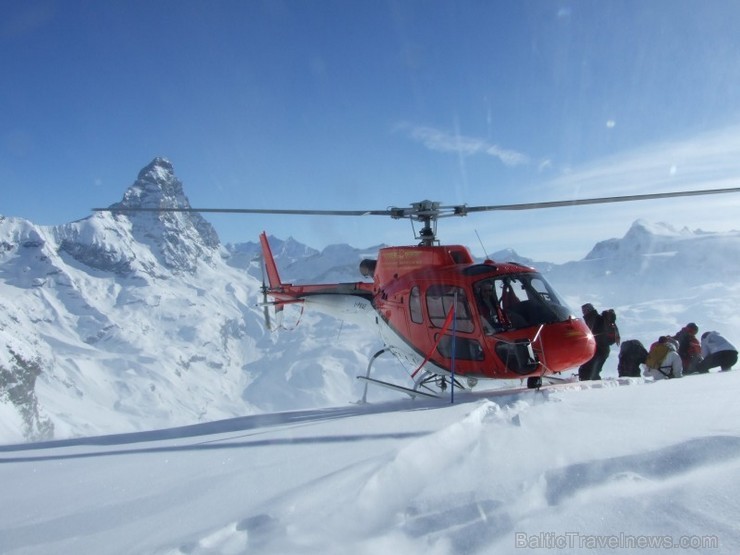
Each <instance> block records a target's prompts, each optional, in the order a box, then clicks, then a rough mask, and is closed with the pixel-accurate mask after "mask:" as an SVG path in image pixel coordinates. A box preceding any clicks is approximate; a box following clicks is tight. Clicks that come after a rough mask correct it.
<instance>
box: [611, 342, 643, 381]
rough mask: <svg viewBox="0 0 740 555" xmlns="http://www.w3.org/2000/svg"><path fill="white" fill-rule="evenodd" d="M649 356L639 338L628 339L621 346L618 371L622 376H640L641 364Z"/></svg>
mask: <svg viewBox="0 0 740 555" xmlns="http://www.w3.org/2000/svg"><path fill="white" fill-rule="evenodd" d="M647 356H648V352H647V349H645V346H644V345H643V344H642V343H641V342H640V341H638V340H637V339H628V340H627V341H624V342H623V343H622V346H621V347H620V348H619V363H618V364H617V372H618V373H619V377H620V378H639V377H640V373H641V370H640V364H643V363H644V362H645V359H646V358H647Z"/></svg>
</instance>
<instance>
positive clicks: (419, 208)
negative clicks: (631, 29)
mask: <svg viewBox="0 0 740 555" xmlns="http://www.w3.org/2000/svg"><path fill="white" fill-rule="evenodd" d="M738 192H740V187H731V188H727V189H699V190H692V191H671V192H664V193H646V194H641V195H625V196H615V197H597V198H585V199H573V200H556V201H545V202H525V203H521V204H492V205H487V206H467V205H464V204H462V205H456V206H440V205H439V203H436V202H431V201H422V202H419V203H414V204H412V205H411V206H409V207H406V208H397V207H391V208H388V209H386V210H300V209H286V208H275V209H272V208H184V207H173V208H168V207H125V206H109V207H108V208H93V209H92V210H93V212H113V213H135V212H202V213H215V214H275V215H288V216H390V217H391V218H394V219H401V218H411V219H415V220H419V221H425V222H428V221H433V220H436V219H439V218H447V217H451V216H466V215H467V214H470V213H473V212H491V211H496V210H499V211H505V210H536V209H539V208H558V207H564V206H583V205H588V204H608V203H614V202H630V201H639V200H655V199H662V198H674V197H691V196H703V195H717V194H722V193H738Z"/></svg>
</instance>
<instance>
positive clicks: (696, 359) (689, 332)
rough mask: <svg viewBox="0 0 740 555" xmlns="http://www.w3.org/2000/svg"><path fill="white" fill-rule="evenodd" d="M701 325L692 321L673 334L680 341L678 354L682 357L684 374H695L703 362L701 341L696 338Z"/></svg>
mask: <svg viewBox="0 0 740 555" xmlns="http://www.w3.org/2000/svg"><path fill="white" fill-rule="evenodd" d="M697 333H699V326H697V325H696V324H694V323H693V322H690V323H688V324H686V325H685V326H684V327H683V328H681V330H680V331H679V332H678V333H677V334H676V335H674V336H673V339H675V340H676V341H678V354H679V356H680V357H681V363H682V364H683V370H684V374H693V373H695V372H697V371H698V367H699V363H700V362H701V343H699V340H698V339H697V338H696V334H697Z"/></svg>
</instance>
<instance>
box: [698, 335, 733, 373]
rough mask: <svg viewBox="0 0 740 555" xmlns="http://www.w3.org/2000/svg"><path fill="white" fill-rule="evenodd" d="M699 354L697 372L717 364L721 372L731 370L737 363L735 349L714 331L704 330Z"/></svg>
mask: <svg viewBox="0 0 740 555" xmlns="http://www.w3.org/2000/svg"><path fill="white" fill-rule="evenodd" d="M701 356H702V357H703V360H702V361H701V362H700V363H699V366H698V369H699V372H709V369H710V368H716V367H717V366H719V367H720V368H721V370H722V371H723V372H727V371H728V370H732V366H733V365H734V364H736V363H737V349H736V348H735V346H734V345H733V344H732V343H730V342H729V341H727V339H725V338H724V337H722V336H721V335H720V334H719V333H717V332H716V331H707V332H704V333H703V334H702V336H701Z"/></svg>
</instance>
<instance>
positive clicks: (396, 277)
mask: <svg viewBox="0 0 740 555" xmlns="http://www.w3.org/2000/svg"><path fill="white" fill-rule="evenodd" d="M731 192H740V188H730V189H710V190H698V191H679V192H666V193H652V194H643V195H631V196H620V197H603V198H591V199H579V200H568V201H553V202H538V203H525V204H510V205H492V206H466V205H457V206H441V205H440V204H439V203H437V202H431V201H422V202H418V203H414V204H412V205H410V207H408V208H389V209H386V210H369V211H354V210H338V211H336V210H288V209H276V210H269V209H249V208H247V209H241V208H231V209H219V208H205V209H198V208H159V209H158V208H137V209H114V210H113V211H126V210H130V211H141V210H145V211H170V212H218V213H247V214H250V213H251V214H283V215H319V216H358V217H359V216H389V217H391V218H393V219H409V220H411V222H412V226H413V223H414V222H419V223H420V224H421V228H420V230H419V233H418V234H417V233H415V236H416V239H417V240H419V241H420V242H419V243H418V244H417V245H414V246H404V247H386V248H382V249H380V250H379V252H378V257H377V260H363V261H362V262H361V263H360V272H361V274H362V275H363V276H365V277H366V278H372V281H371V282H370V281H358V282H351V283H329V284H310V285H293V284H289V283H283V282H282V280H281V279H280V274H279V272H278V268H277V265H276V263H275V259H274V258H273V255H272V252H271V250H270V245H269V243H268V240H267V236H266V234H265V233H262V235H261V236H260V242H261V246H262V253H263V261H264V269H265V273H266V275H267V282H266V283H263V287H262V292H263V295H264V303H263V305H264V306H265V318H266V321H267V323H268V325H269V314H268V310H267V307H268V306H270V305H272V306H274V307H275V311H276V312H277V313H280V312H281V311H282V310H283V308H284V307H285V306H286V305H287V304H291V303H302V305H303V307H305V308H307V309H316V310H319V311H321V312H324V313H326V314H329V315H332V316H335V317H337V318H340V319H343V320H346V321H350V322H352V323H356V324H359V325H361V326H364V327H367V328H370V329H373V330H377V331H378V332H379V334H380V337H381V339H382V341H383V343H384V347H383V348H382V349H380V350H379V351H378V352H376V353H375V354H374V355H373V356H372V357H371V358H370V361H369V364H368V367H367V372H366V375H365V376H358V378H359V379H362V380H364V381H365V382H366V384H367V383H372V384H376V385H381V386H384V387H388V388H391V389H395V390H397V391H401V392H404V393H407V394H409V395H410V396H412V397H414V396H417V395H424V396H432V397H436V396H438V392H440V391H444V390H445V389H446V388H447V387H448V384H451V386H452V388H453V390H454V388H460V389H466V386H467V387H468V388H472V387H474V386H475V385H476V384H477V382H478V380H480V379H523V378H526V379H527V386H528V387H529V388H539V387H540V386H541V385H542V378H543V377H550V378H553V377H554V376H553V375H556V374H559V373H561V372H563V371H565V370H568V369H570V368H574V367H577V366H579V365H581V364H583V363H584V362H587V361H588V360H589V359H591V357H592V356H593V354H594V350H595V341H594V337H593V335H592V333H591V331H590V330H589V328H588V327H587V326H586V324H585V323H584V321H583V320H582V319H581V318H579V317H578V316H576V315H574V314H573V312H572V311H571V309H570V308H569V307H568V306H567V305H566V304H565V303H564V302H563V301H562V299H561V298H560V297H559V296H558V294H557V292H556V291H555V290H554V289H553V287H552V286H551V285H550V284H549V283H548V282H547V280H546V279H545V278H544V277H543V276H542V275H541V274H540V273H539V272H537V270H535V269H534V268H531V267H527V266H523V265H521V264H517V263H512V262H498V261H492V260H486V261H484V262H482V263H479V262H476V261H475V260H474V259H473V257H472V255H471V253H470V251H469V250H468V249H467V248H466V247H464V246H461V245H441V244H440V243H439V241H438V240H437V238H436V228H437V220H438V219H440V218H445V217H452V216H466V215H468V214H472V213H477V212H488V211H497V210H530V209H539V208H553V207H563V206H577V205H587V204H604V203H614V202H626V201H637V200H651V199H659V198H668V197H682V196H694V195H709V194H718V193H731ZM268 297H272V299H274V300H273V301H272V302H270V301H268ZM384 353H391V354H393V355H395V356H396V357H397V358H398V359H399V360H400V361H401V362H402V363H403V364H404V365H405V366H407V367H409V368H410V369H413V370H412V372H411V374H410V376H411V380H412V383H410V384H408V385H401V384H396V383H391V382H387V381H381V380H377V379H375V378H372V377H370V373H371V370H372V366H373V363H374V362H375V361H376V360H377V359H378V357H380V356H381V355H382V354H384ZM463 380H464V382H465V385H463ZM366 397H367V387H366V388H365V394H364V395H363V401H364V400H366Z"/></svg>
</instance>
